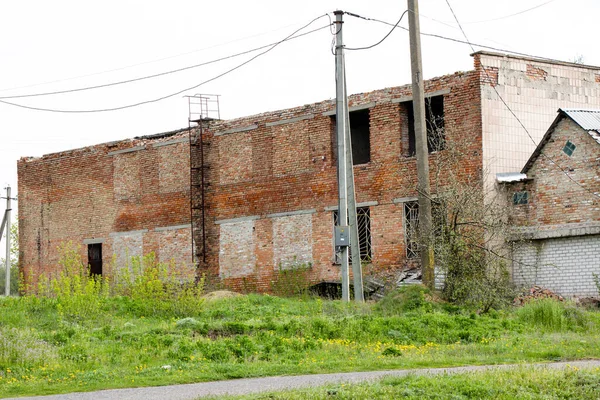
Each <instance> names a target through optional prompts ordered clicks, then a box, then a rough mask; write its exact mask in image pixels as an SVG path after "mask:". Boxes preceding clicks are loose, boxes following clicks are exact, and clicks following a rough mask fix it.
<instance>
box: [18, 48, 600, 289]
mask: <svg viewBox="0 0 600 400" xmlns="http://www.w3.org/2000/svg"><path fill="white" fill-rule="evenodd" d="M473 58H474V69H473V70H471V71H467V72H457V73H454V74H451V75H446V76H442V77H439V78H434V79H431V80H428V81H426V82H425V93H426V98H427V99H428V100H427V113H426V114H427V116H428V125H429V129H428V135H429V136H430V139H431V140H430V143H429V150H430V170H431V171H432V176H431V179H432V181H436V182H438V183H439V184H442V185H443V184H444V174H438V175H435V171H436V165H437V163H438V161H439V158H440V157H441V155H443V154H444V151H446V150H445V149H446V148H449V147H452V146H455V147H456V146H457V145H459V146H460V147H461V150H462V151H461V154H462V155H461V157H460V159H459V160H457V163H456V168H455V171H454V172H455V173H456V175H457V176H459V178H460V179H461V180H462V181H463V182H466V183H469V182H472V183H473V184H480V183H481V182H485V183H486V184H488V185H492V184H493V180H491V179H490V178H489V176H487V175H486V174H485V173H484V171H489V172H490V173H491V174H492V176H493V174H495V173H497V172H502V171H507V170H515V169H520V168H521V167H522V166H523V164H524V163H525V162H526V161H527V157H529V155H530V154H531V152H532V151H533V148H532V147H533V146H532V144H531V142H530V141H529V138H527V137H526V135H525V134H524V132H522V131H521V130H520V127H519V125H518V123H517V122H516V121H515V120H514V118H513V116H512V115H511V113H510V111H509V110H508V109H506V106H505V105H504V102H506V103H507V104H508V105H509V106H510V107H511V109H512V110H514V112H516V113H517V114H519V115H520V116H521V119H522V121H523V122H524V123H525V124H526V125H527V126H529V127H530V132H531V134H532V135H533V136H534V138H536V139H537V140H539V139H541V138H542V136H543V134H544V132H545V130H544V129H545V127H547V126H548V125H549V124H550V122H551V121H552V119H553V118H554V112H555V110H556V109H557V108H559V107H576V106H580V105H581V104H588V105H589V104H596V105H597V106H598V107H600V68H598V67H592V66H583V65H578V64H572V63H563V62H554V61H547V60H539V59H532V58H524V57H515V56H508V55H505V54H496V53H488V52H478V53H475V54H473ZM498 94H500V95H501V96H502V99H500V98H499V97H498ZM349 106H350V124H351V129H352V143H353V159H354V164H355V166H354V175H355V181H356V197H357V203H358V210H357V211H358V215H359V220H358V222H359V229H360V246H361V257H362V258H363V261H364V262H365V263H366V264H367V267H366V268H365V273H366V274H367V275H372V276H377V277H383V278H386V279H390V280H394V279H396V277H397V276H398V274H399V273H400V272H401V271H402V270H403V269H405V268H409V267H413V266H415V265H416V263H417V253H416V251H415V237H414V225H415V221H416V219H417V216H418V207H417V204H416V196H417V192H416V181H417V177H416V160H415V156H414V150H415V149H414V146H415V144H414V143H415V141H414V129H413V121H412V97H411V87H410V85H405V86H399V87H392V88H386V89H381V90H376V91H373V92H369V93H361V94H356V95H352V96H350V98H349ZM434 128H443V129H442V130H441V131H442V132H443V135H442V137H441V138H440V137H439V135H438V136H436V132H439V131H440V130H439V129H434ZM334 132H335V103H334V101H331V100H329V101H323V102H320V103H315V104H308V105H304V106H301V107H296V108H291V109H287V110H280V111H274V112H266V113H263V114H259V115H254V116H249V117H243V118H237V119H233V120H223V121H203V122H202V131H201V133H200V130H199V129H198V127H196V128H193V129H191V130H189V131H188V130H187V129H184V130H180V131H174V132H168V133H164V134H158V135H148V136H141V137H137V138H134V139H129V140H123V141H118V142H112V143H104V144H99V145H95V146H90V147H86V148H82V149H76V150H70V151H65V152H61V153H55V154H49V155H45V156H42V157H38V158H32V157H25V158H22V159H21V160H20V161H19V163H18V174H19V232H20V233H19V234H20V244H21V250H20V252H21V257H20V263H21V264H20V265H21V268H22V270H23V271H24V272H25V273H27V274H32V275H34V276H35V275H36V274H38V273H40V272H43V271H51V270H53V269H54V268H55V265H56V262H57V260H58V256H59V255H58V252H57V250H56V249H57V246H58V245H59V244H60V243H61V242H64V241H69V240H70V241H72V242H74V243H76V244H80V245H81V254H82V256H84V257H87V259H88V262H89V263H90V265H91V266H92V269H94V268H95V269H96V271H97V272H101V273H106V272H109V270H110V268H111V266H113V265H115V266H122V265H125V264H126V263H127V259H128V258H129V257H131V256H137V255H141V254H145V253H148V252H150V251H152V252H154V253H155V254H156V256H157V258H158V259H159V260H160V261H164V262H168V261H170V260H172V261H173V264H174V265H179V266H180V268H181V269H182V273H183V274H185V275H187V276H193V275H194V274H196V273H200V274H207V275H209V276H211V277H214V278H217V279H218V280H219V281H221V282H223V283H224V284H225V285H227V286H229V287H232V288H237V289H240V288H243V287H247V288H251V289H253V290H258V291H269V290H270V288H271V285H272V283H273V282H274V281H276V280H277V279H278V275H279V273H280V271H281V270H286V269H290V268H294V267H297V266H301V265H305V266H310V269H309V278H310V280H311V281H313V282H323V281H335V280H338V279H339V275H340V271H339V265H338V264H337V263H336V255H335V251H334V246H333V225H334V220H335V218H336V207H337V189H336V188H337V186H336V185H337V183H336V154H335V152H336V151H335V146H334V145H333V144H334V138H335V134H334ZM200 150H202V151H200ZM192 237H193V240H192ZM192 243H193V245H192ZM196 268H197V271H196Z"/></svg>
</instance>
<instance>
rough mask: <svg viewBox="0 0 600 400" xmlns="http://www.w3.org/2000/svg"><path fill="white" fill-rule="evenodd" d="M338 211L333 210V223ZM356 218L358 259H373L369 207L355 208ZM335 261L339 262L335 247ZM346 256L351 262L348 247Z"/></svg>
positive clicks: (350, 251)
mask: <svg viewBox="0 0 600 400" xmlns="http://www.w3.org/2000/svg"><path fill="white" fill-rule="evenodd" d="M338 218H339V212H338V211H337V210H336V211H334V212H333V225H334V226H336V225H337V224H338ZM356 220H357V223H358V246H359V248H360V259H361V261H362V262H371V261H372V259H373V255H372V248H371V212H370V209H369V207H358V208H356ZM334 250H335V263H336V264H339V263H340V254H341V253H340V252H339V251H338V250H339V249H338V248H335V249H334ZM348 258H349V261H350V262H352V250H351V248H350V247H348Z"/></svg>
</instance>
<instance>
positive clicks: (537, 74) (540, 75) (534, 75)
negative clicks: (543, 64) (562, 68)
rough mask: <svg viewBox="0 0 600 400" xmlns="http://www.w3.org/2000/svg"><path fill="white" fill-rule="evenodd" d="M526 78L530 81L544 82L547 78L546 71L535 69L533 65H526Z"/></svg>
mask: <svg viewBox="0 0 600 400" xmlns="http://www.w3.org/2000/svg"><path fill="white" fill-rule="evenodd" d="M526 73H527V76H528V77H529V78H531V79H534V80H535V79H540V80H543V81H545V80H546V78H547V77H548V71H546V70H545V69H543V68H540V67H536V66H535V65H533V64H527V72H526Z"/></svg>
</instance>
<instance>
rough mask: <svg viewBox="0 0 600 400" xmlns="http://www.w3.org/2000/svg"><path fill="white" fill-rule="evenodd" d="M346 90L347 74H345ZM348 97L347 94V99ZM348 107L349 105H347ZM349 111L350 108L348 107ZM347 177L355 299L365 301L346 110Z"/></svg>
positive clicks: (348, 121) (350, 135) (348, 117)
mask: <svg viewBox="0 0 600 400" xmlns="http://www.w3.org/2000/svg"><path fill="white" fill-rule="evenodd" d="M344 92H345V93H346V94H347V93H348V92H347V90H346V75H345V74H344ZM347 98H348V97H347V96H346V99H347ZM346 105H347V104H346ZM346 109H347V107H346ZM347 111H348V109H347ZM346 143H347V146H346V177H347V178H348V188H347V189H346V193H347V195H348V228H349V229H348V231H349V232H350V252H351V254H352V277H353V279H354V301H356V302H357V303H363V302H364V301H365V294H364V291H363V278H362V258H361V255H360V244H359V240H358V218H357V216H356V192H355V190H354V160H353V159H352V134H351V130H350V113H349V112H346Z"/></svg>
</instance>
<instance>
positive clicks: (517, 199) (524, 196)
mask: <svg viewBox="0 0 600 400" xmlns="http://www.w3.org/2000/svg"><path fill="white" fill-rule="evenodd" d="M528 202H529V193H527V192H515V193H514V194H513V204H515V205H519V204H527V203H528Z"/></svg>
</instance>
